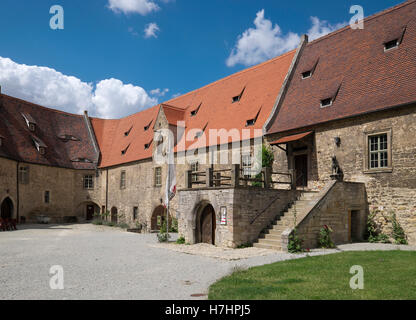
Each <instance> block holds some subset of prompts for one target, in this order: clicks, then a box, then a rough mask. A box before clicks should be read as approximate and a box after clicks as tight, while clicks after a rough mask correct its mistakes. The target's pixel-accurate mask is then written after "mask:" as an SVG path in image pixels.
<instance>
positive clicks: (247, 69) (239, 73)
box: [167, 49, 296, 109]
mask: <svg viewBox="0 0 416 320" xmlns="http://www.w3.org/2000/svg"><path fill="white" fill-rule="evenodd" d="M295 51H296V49H293V50H290V51H288V52H285V53H283V54H281V55H280V56H277V57H274V58H271V59H269V60H266V61H264V62H261V63H259V64H256V65H254V66H251V67H248V68H246V69H243V70H240V71H238V72H235V73H233V74H230V75H228V76H226V77H224V78H221V79H219V80H216V81H214V82H211V83H209V84H207V85H205V86H202V87H200V88H198V89H195V90H192V91H189V92H187V93H185V94H183V95H180V96H178V97H175V98H173V99H170V100H167V102H170V101H175V100H177V99H179V98H183V97H186V96H188V95H190V94H193V93H195V92H197V91H199V90H202V89H205V88H209V87H211V86H213V85H215V84H218V83H220V82H223V81H225V80H228V79H230V78H233V77H235V76H238V75H241V74H244V73H246V72H249V71H252V70H254V69H257V68H260V67H262V66H264V65H266V64H269V63H272V62H275V61H277V60H279V59H282V58H284V57H286V56H287V55H289V54H291V53H293V52H295ZM187 108H189V106H188V107H186V109H187Z"/></svg>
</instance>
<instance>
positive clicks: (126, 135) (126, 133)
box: [124, 127, 133, 137]
mask: <svg viewBox="0 0 416 320" xmlns="http://www.w3.org/2000/svg"><path fill="white" fill-rule="evenodd" d="M132 129H133V127H131V128H130V129H129V130H128V131H126V132H124V136H125V137H128V136H129V134H130V132H131V130H132Z"/></svg>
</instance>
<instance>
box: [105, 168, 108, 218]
mask: <svg viewBox="0 0 416 320" xmlns="http://www.w3.org/2000/svg"><path fill="white" fill-rule="evenodd" d="M105 171H106V177H105V210H106V211H108V169H106V170H105Z"/></svg>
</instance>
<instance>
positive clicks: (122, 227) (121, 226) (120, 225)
mask: <svg viewBox="0 0 416 320" xmlns="http://www.w3.org/2000/svg"><path fill="white" fill-rule="evenodd" d="M117 227H119V228H121V229H128V228H129V225H128V224H127V223H125V222H122V223H119V224H118V225H117Z"/></svg>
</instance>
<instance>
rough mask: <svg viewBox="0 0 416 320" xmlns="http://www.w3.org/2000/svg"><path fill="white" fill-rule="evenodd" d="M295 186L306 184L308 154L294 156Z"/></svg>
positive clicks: (305, 185)
mask: <svg viewBox="0 0 416 320" xmlns="http://www.w3.org/2000/svg"><path fill="white" fill-rule="evenodd" d="M295 171H296V186H297V187H307V186H308V155H306V154H304V155H300V156H295Z"/></svg>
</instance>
